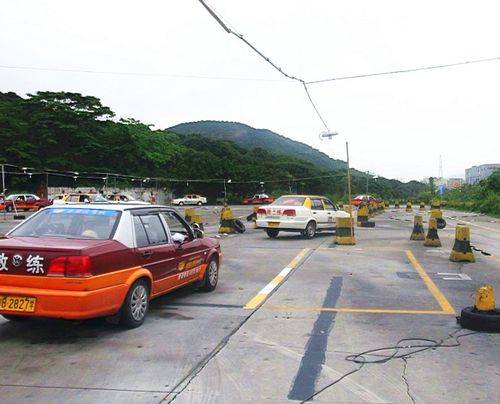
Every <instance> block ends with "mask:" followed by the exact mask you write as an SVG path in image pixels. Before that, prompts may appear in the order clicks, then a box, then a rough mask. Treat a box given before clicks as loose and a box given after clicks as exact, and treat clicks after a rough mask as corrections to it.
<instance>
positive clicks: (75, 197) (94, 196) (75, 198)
mask: <svg viewBox="0 0 500 404" xmlns="http://www.w3.org/2000/svg"><path fill="white" fill-rule="evenodd" d="M94 202H108V200H107V199H106V198H105V197H104V196H102V195H101V194H98V193H91V192H89V193H81V192H76V193H71V194H63V195H56V197H55V198H54V200H53V204H54V205H63V204H68V203H94Z"/></svg>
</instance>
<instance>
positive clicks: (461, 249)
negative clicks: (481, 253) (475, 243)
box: [450, 224, 476, 262]
mask: <svg viewBox="0 0 500 404" xmlns="http://www.w3.org/2000/svg"><path fill="white" fill-rule="evenodd" d="M450 261H453V262H462V261H466V262H475V261H476V259H475V258H474V253H473V252H472V248H471V246H470V228H469V226H466V225H463V224H457V227H456V228H455V243H454V244H453V248H452V250H451V254H450Z"/></svg>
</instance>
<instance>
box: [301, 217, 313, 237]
mask: <svg viewBox="0 0 500 404" xmlns="http://www.w3.org/2000/svg"><path fill="white" fill-rule="evenodd" d="M302 235H303V236H304V237H305V238H309V239H311V238H314V236H315V235H316V223H315V222H313V221H312V220H311V221H310V222H309V223H307V226H306V228H305V230H304V231H303V232H302Z"/></svg>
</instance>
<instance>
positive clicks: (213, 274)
mask: <svg viewBox="0 0 500 404" xmlns="http://www.w3.org/2000/svg"><path fill="white" fill-rule="evenodd" d="M218 281H219V262H218V261H217V259H216V258H212V259H211V260H210V261H209V262H208V265H207V269H206V270H205V276H204V277H203V281H202V284H201V286H200V290H202V291H203V292H211V291H212V290H214V289H215V288H216V287H217V282H218Z"/></svg>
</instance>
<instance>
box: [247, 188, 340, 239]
mask: <svg viewBox="0 0 500 404" xmlns="http://www.w3.org/2000/svg"><path fill="white" fill-rule="evenodd" d="M337 217H349V214H348V213H347V212H344V211H343V210H340V209H339V208H338V207H337V206H336V205H335V204H334V203H333V202H332V201H330V200H329V199H328V198H325V197H324V196H314V195H285V196H281V197H279V198H278V199H276V201H274V202H273V203H272V204H271V205H268V206H266V207H261V208H259V209H258V210H257V227H258V228H260V229H264V230H265V231H266V233H267V235H268V236H269V237H270V238H276V237H278V234H279V233H280V232H281V231H286V232H300V233H301V234H302V235H303V236H304V237H306V238H313V237H314V236H315V235H316V232H317V231H321V230H334V229H335V221H336V218H337Z"/></svg>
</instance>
